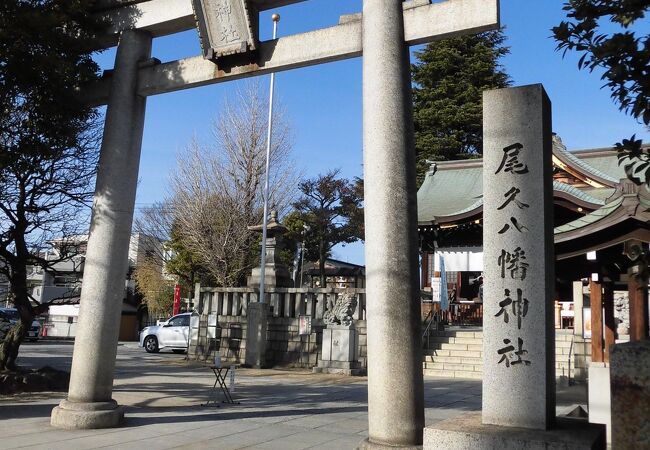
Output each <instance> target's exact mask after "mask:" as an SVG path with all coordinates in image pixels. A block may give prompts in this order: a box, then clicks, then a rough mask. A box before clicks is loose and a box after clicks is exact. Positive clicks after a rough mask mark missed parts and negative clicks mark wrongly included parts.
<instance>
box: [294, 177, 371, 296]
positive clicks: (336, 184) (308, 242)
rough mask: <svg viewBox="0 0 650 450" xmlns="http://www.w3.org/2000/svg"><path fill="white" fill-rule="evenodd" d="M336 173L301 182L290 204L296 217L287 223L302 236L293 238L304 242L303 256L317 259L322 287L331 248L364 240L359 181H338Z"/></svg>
mask: <svg viewBox="0 0 650 450" xmlns="http://www.w3.org/2000/svg"><path fill="white" fill-rule="evenodd" d="M339 172H340V171H339V170H338V169H337V170H331V171H329V172H328V173H326V174H325V175H318V176H317V177H315V178H312V179H308V180H306V181H303V182H302V183H300V184H299V186H298V188H299V190H300V193H301V195H300V198H299V200H298V201H297V202H295V203H294V204H293V207H294V208H295V212H296V213H297V214H296V215H292V216H291V219H290V220H288V221H289V222H290V223H292V224H293V228H295V231H296V232H297V233H298V234H301V237H297V236H296V237H294V239H304V242H305V257H306V258H309V259H317V260H318V269H319V272H320V285H321V286H322V287H325V284H326V277H325V260H326V259H327V258H328V257H329V256H330V255H331V251H332V248H333V247H334V246H335V245H337V244H341V243H351V242H355V241H358V240H360V239H363V228H362V227H363V220H361V221H360V220H359V217H363V210H362V209H361V208H362V206H361V204H362V201H363V199H362V197H361V191H362V189H361V188H360V186H362V182H361V181H360V180H355V181H349V180H347V179H345V178H341V177H339ZM302 225H306V226H302ZM301 228H302V230H300V229H301Z"/></svg>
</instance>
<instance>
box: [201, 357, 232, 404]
mask: <svg viewBox="0 0 650 450" xmlns="http://www.w3.org/2000/svg"><path fill="white" fill-rule="evenodd" d="M237 367H239V365H238V364H233V365H230V366H222V367H217V366H210V369H212V372H214V376H215V378H216V380H215V381H214V385H213V386H212V389H210V397H209V398H208V401H207V403H204V404H203V405H202V406H210V404H211V403H212V404H213V405H216V406H219V405H218V403H219V399H218V390H217V385H219V388H220V389H221V392H222V393H223V396H224V397H225V398H226V399H225V400H223V401H222V403H229V404H232V405H238V404H239V402H236V401H234V400H233V399H232V395H231V394H230V390H229V389H228V385H227V384H226V377H227V376H228V372H230V369H235V368H237Z"/></svg>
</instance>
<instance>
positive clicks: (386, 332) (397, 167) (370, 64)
mask: <svg viewBox="0 0 650 450" xmlns="http://www.w3.org/2000/svg"><path fill="white" fill-rule="evenodd" d="M409 68H410V65H409V53H408V46H407V45H406V43H405V41H404V20H403V11H402V1H401V0H364V2H363V161H364V165H363V167H364V186H365V187H364V207H365V230H366V231H365V233H366V239H365V241H366V245H365V252H366V280H367V282H366V286H367V287H366V289H367V297H368V299H369V301H368V304H367V314H368V316H367V320H368V422H369V438H368V439H367V440H366V441H364V442H363V443H362V444H361V446H360V448H368V449H380V448H417V446H421V445H422V429H423V427H424V391H423V381H422V353H421V342H420V339H421V338H420V310H419V297H418V294H419V291H418V282H419V279H418V253H417V252H418V240H417V236H418V230H417V205H416V198H417V189H416V185H415V145H414V132H413V112H412V108H413V106H412V103H411V78H410V72H409Z"/></svg>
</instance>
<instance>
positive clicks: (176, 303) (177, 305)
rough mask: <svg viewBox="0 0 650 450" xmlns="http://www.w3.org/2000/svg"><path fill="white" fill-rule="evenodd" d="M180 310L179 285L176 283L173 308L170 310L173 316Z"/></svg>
mask: <svg viewBox="0 0 650 450" xmlns="http://www.w3.org/2000/svg"><path fill="white" fill-rule="evenodd" d="M179 312H181V285H180V284H177V285H175V286H174V309H173V310H172V316H175V315H176V314H178V313H179Z"/></svg>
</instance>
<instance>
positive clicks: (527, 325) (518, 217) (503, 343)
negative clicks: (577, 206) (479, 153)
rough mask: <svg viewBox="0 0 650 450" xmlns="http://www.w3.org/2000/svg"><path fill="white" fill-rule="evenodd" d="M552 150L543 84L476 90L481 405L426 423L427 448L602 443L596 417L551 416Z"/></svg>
mask: <svg viewBox="0 0 650 450" xmlns="http://www.w3.org/2000/svg"><path fill="white" fill-rule="evenodd" d="M551 156H552V148H551V103H550V101H549V99H548V97H547V96H546V93H545V91H544V88H543V87H542V85H540V84H537V85H531V86H523V87H518V88H509V89H499V90H492V91H487V92H484V94H483V221H484V223H483V252H484V253H483V258H484V259H483V264H484V267H483V273H484V277H485V278H484V285H483V299H484V300H483V308H484V315H483V373H484V376H483V405H482V413H481V414H478V413H473V414H467V415H464V416H461V417H459V418H457V419H451V420H449V421H444V422H441V423H438V424H436V425H434V426H433V427H430V428H427V429H426V430H425V439H424V441H425V445H424V448H425V449H434V448H446V449H461V448H463V449H464V448H480V449H483V448H486V449H487V448H500V449H510V448H512V449H515V448H517V449H520V448H538V447H539V448H548V446H549V445H548V444H549V443H553V445H551V446H552V447H553V448H556V445H557V448H600V447H599V446H600V445H602V444H603V443H604V440H603V433H602V431H603V430H602V428H601V427H599V426H595V425H591V424H585V423H580V424H578V423H569V424H567V423H566V422H564V421H561V422H560V424H559V425H557V426H556V423H555V330H554V323H553V307H554V302H553V294H554V281H555V278H554V266H555V260H554V248H553V245H554V243H553V176H552V161H551ZM594 443H595V444H596V446H595V447H594ZM560 444H561V445H560Z"/></svg>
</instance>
